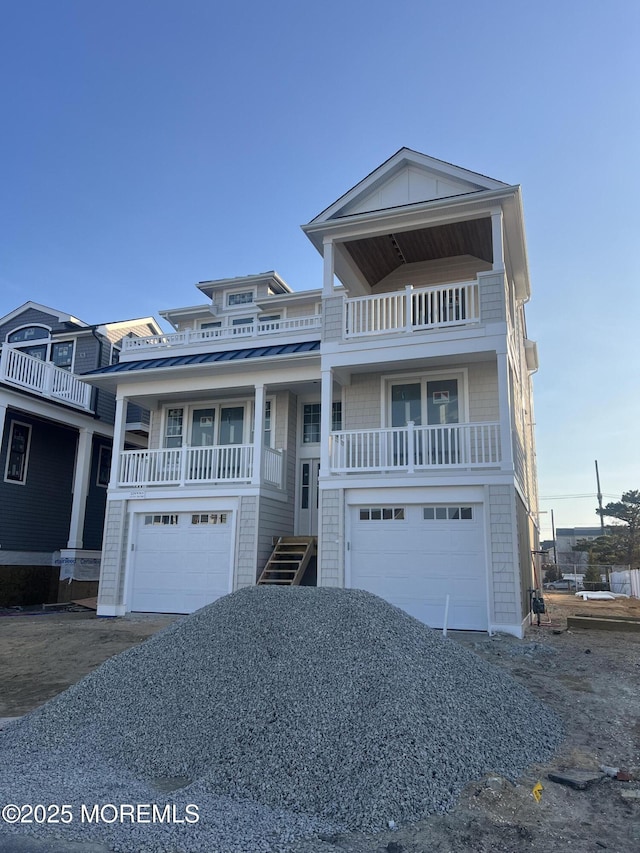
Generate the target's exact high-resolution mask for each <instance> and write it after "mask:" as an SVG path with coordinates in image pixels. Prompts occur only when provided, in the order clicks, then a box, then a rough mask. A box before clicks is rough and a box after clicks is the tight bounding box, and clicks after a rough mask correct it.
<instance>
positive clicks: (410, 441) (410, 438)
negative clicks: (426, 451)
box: [407, 421, 416, 474]
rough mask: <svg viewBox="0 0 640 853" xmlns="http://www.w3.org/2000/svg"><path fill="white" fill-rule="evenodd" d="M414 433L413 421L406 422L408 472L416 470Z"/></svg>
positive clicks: (411, 472)
mask: <svg viewBox="0 0 640 853" xmlns="http://www.w3.org/2000/svg"><path fill="white" fill-rule="evenodd" d="M415 453H416V433H415V423H414V421H409V422H408V424H407V465H408V466H409V467H408V473H409V474H413V473H415V470H416V455H415Z"/></svg>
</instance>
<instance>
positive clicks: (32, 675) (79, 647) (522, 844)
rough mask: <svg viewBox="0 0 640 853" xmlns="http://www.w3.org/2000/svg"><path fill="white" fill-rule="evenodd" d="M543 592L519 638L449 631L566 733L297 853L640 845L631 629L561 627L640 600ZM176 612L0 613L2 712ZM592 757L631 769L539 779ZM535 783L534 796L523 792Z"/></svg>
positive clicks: (638, 652) (639, 719)
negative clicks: (415, 816) (401, 813)
mask: <svg viewBox="0 0 640 853" xmlns="http://www.w3.org/2000/svg"><path fill="white" fill-rule="evenodd" d="M545 600H546V603H547V608H548V611H549V613H548V615H546V616H544V617H543V620H544V622H546V623H547V624H543V625H542V626H541V627H540V628H538V627H536V626H532V627H531V628H530V629H529V630H528V632H527V637H526V639H525V640H524V641H518V640H515V639H514V638H512V637H506V636H503V635H499V636H497V637H492V638H490V637H488V636H486V635H482V634H463V635H450V636H452V638H453V640H454V641H455V642H461V643H463V644H465V645H467V646H468V647H470V648H472V649H473V650H474V651H476V652H477V653H478V654H479V655H481V656H482V657H483V658H486V659H487V660H490V661H491V662H492V663H494V664H496V665H497V666H500V667H503V668H505V669H507V670H508V671H509V672H511V674H512V675H513V676H514V677H515V678H516V679H517V680H518V681H520V682H522V684H524V685H526V686H527V687H528V688H529V689H530V690H531V691H532V692H533V693H534V694H535V695H536V696H538V697H539V698H540V699H543V700H544V701H546V702H547V703H548V704H549V705H551V706H552V707H553V708H555V710H556V711H557V712H558V713H559V714H560V715H561V717H562V718H563V720H564V723H565V726H566V731H567V736H566V740H565V742H564V744H563V746H562V748H561V750H560V751H559V752H558V753H557V754H556V755H555V756H554V758H553V759H552V760H551V761H550V762H548V763H546V764H541V765H536V766H533V767H531V768H529V770H528V771H527V773H526V774H525V775H524V776H523V777H521V778H520V779H518V780H517V782H516V783H515V784H514V783H512V782H510V781H508V780H505V779H501V778H500V777H488V778H486V779H483V780H479V781H478V782H475V783H472V784H471V785H468V786H467V788H466V789H465V791H464V792H463V795H462V796H461V797H460V800H459V802H458V805H457V806H456V808H455V809H454V810H453V811H451V812H450V813H449V814H447V815H442V816H436V815H432V816H430V817H428V818H426V819H425V820H423V821H421V822H419V823H416V824H412V825H410V826H404V827H399V828H398V829H396V830H395V831H389V832H384V833H380V834H377V835H372V836H366V835H363V834H360V833H353V834H349V835H342V836H334V837H331V838H325V839H322V840H317V841H312V842H307V843H305V844H301V845H300V847H299V848H298V850H297V851H296V853H384V851H387V853H461V851H471V853H520V851H531V850H533V849H538V850H542V851H554V852H555V851H558V853H564V851H574V853H587V851H598V850H610V851H616V853H622V851H632V850H640V633H627V632H618V631H597V630H593V629H590V630H582V629H575V630H571V631H567V630H566V619H567V616H568V615H571V614H575V613H589V614H604V615H608V616H612V615H616V614H619V615H628V616H635V617H638V618H640V601H637V600H627V599H618V600H617V601H615V602H594V601H591V602H582V601H581V600H576V598H575V596H574V595H573V594H571V593H566V592H558V593H547V594H546V595H545ZM549 617H550V618H549ZM173 618H174V617H165V616H163V617H150V616H133V617H127V618H124V619H115V620H114V619H110V620H106V619H98V618H97V617H96V616H95V614H93V613H88V612H71V613H69V612H66V613H53V614H51V613H50V614H46V615H37V616H36V615H21V616H7V617H4V618H2V617H0V685H2V690H1V692H0V717H2V716H7V717H8V716H18V715H20V714H23V713H26V712H27V711H29V710H31V709H32V708H34V707H37V706H38V705H40V704H41V703H43V702H44V701H46V700H47V699H49V698H50V697H51V696H53V695H55V694H56V693H58V692H60V691H61V690H63V689H64V688H65V687H67V686H68V685H70V684H72V683H73V682H75V681H77V680H78V679H79V678H81V677H82V676H83V675H85V674H86V673H87V672H89V671H90V670H92V669H94V668H95V667H96V666H98V665H99V664H100V663H101V662H102V661H104V660H105V659H106V658H108V657H111V656H112V655H114V654H117V653H118V652H119V651H122V650H123V649H125V648H128V647H129V646H131V645H135V644H137V643H140V642H142V641H143V640H144V639H145V638H146V637H148V636H150V635H151V634H153V633H154V632H155V631H157V630H159V629H160V628H162V627H164V626H165V625H167V624H169V622H171V621H172V619H173ZM505 713H508V708H505ZM601 765H606V766H609V767H614V768H621V769H626V770H630V771H631V772H632V774H633V775H634V779H632V780H631V781H621V780H618V779H614V778H611V777H610V776H606V775H602V778H601V779H600V780H599V781H597V782H596V783H595V784H593V785H592V786H591V787H590V788H588V789H587V790H584V791H579V790H574V789H572V788H570V787H566V786H564V785H560V784H557V783H554V782H552V781H550V780H549V779H548V774H549V773H550V772H558V771H564V770H571V769H580V770H590V771H596V772H597V771H598V769H599V767H600V766H601ZM537 782H540V783H541V784H542V788H543V790H542V796H541V799H540V801H539V802H537V801H536V800H535V798H534V796H533V793H532V790H533V788H534V786H535V785H536V783H537ZM624 792H626V793H627V794H631V796H630V797H625V796H624ZM633 792H636V796H635V797H634V795H633ZM181 853H189V851H181Z"/></svg>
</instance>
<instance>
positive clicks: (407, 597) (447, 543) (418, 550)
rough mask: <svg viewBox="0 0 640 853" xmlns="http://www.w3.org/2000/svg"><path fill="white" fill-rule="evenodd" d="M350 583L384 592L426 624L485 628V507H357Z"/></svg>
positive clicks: (469, 628)
mask: <svg viewBox="0 0 640 853" xmlns="http://www.w3.org/2000/svg"><path fill="white" fill-rule="evenodd" d="M350 513H351V519H350V522H351V534H350V548H349V552H348V555H347V558H348V565H350V577H349V574H348V576H347V577H348V580H349V584H348V585H349V586H351V587H354V588H356V589H364V590H367V591H368V592H372V593H374V594H375V595H379V596H380V597H381V598H384V599H386V600H387V601H389V602H390V603H391V604H394V605H396V606H397V607H401V608H402V609H403V610H406V611H407V613H409V614H410V615H411V616H415V617H416V618H417V619H420V620H421V621H422V622H425V623H426V624H427V625H430V626H432V627H434V628H441V627H442V625H443V621H444V612H445V602H446V597H447V595H448V596H449V614H448V627H449V628H456V629H460V630H480V631H486V630H487V627H488V619H487V584H486V558H485V548H484V531H483V521H482V505H481V504H453V503H449V504H447V505H444V504H421V505H413V504H409V505H406V504H398V505H395V506H393V505H391V504H388V505H385V506H379V505H378V506H374V505H371V506H356V507H351V509H350Z"/></svg>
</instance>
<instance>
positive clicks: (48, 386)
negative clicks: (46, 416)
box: [0, 344, 91, 412]
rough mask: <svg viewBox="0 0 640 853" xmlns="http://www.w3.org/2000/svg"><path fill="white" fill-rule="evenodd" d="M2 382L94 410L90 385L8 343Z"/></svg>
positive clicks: (0, 361)
mask: <svg viewBox="0 0 640 853" xmlns="http://www.w3.org/2000/svg"><path fill="white" fill-rule="evenodd" d="M0 382H5V383H7V384H8V385H12V386H14V387H15V388H21V389H23V390H24V391H29V392H31V393H32V394H38V395H40V396H41V397H45V398H47V399H49V400H57V401H58V402H62V403H66V404H67V405H69V406H73V407H74V408H77V409H82V410H83V411H85V412H90V411H91V405H90V401H91V386H90V385H87V383H86V382H83V381H82V380H81V379H79V378H78V377H77V376H76V375H75V374H73V373H71V372H70V371H69V370H64V369H63V368H61V367H56V365H55V364H53V362H50V361H42V360H41V359H39V358H35V357H34V356H32V355H27V353H24V352H22V351H21V350H20V349H17V348H15V347H13V346H11V345H10V344H5V345H4V346H3V347H2V352H1V353H0Z"/></svg>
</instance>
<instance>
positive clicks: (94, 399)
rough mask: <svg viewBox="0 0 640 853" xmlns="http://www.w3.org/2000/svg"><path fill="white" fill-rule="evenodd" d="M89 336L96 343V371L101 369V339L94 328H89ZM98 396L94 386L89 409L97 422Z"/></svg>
mask: <svg viewBox="0 0 640 853" xmlns="http://www.w3.org/2000/svg"><path fill="white" fill-rule="evenodd" d="M91 334H92V335H93V337H94V338H95V339H96V340H97V342H98V363H97V364H96V369H97V368H99V367H102V350H103V340H102V338H101V337H100V338H99V337H98V335H96V327H95V326H92V327H91ZM99 394H100V389H99V388H96V387H95V385H94V387H93V390H92V393H91V408H92V409H93V413H94V417H95V418H96V419H97V420H99V419H100V416H99V415H98V397H99Z"/></svg>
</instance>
